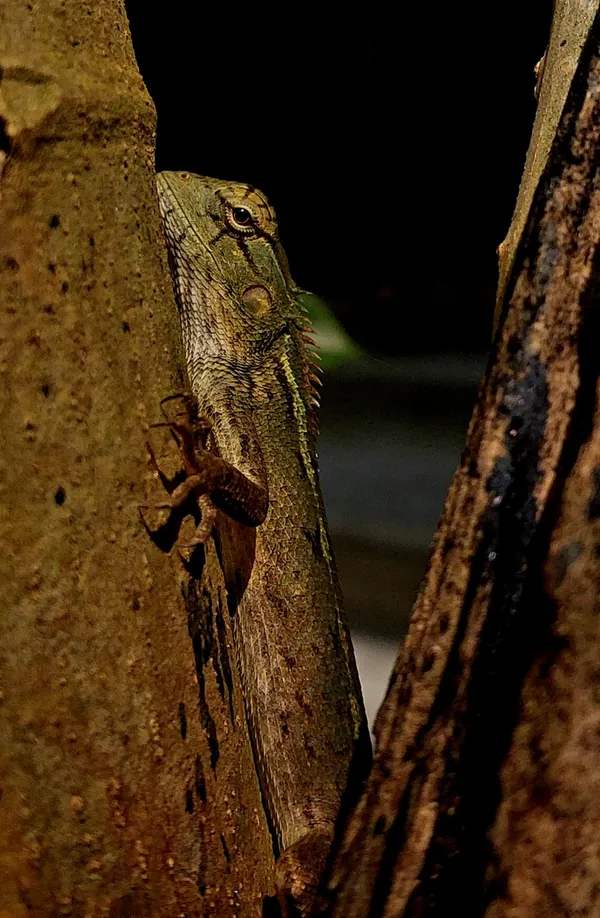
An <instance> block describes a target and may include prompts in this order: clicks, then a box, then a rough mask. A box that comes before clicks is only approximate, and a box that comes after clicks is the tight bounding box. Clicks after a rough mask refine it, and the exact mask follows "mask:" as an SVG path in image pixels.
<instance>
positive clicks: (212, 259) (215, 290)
mask: <svg viewBox="0 0 600 918" xmlns="http://www.w3.org/2000/svg"><path fill="white" fill-rule="evenodd" d="M157 185H158V195H159V202H160V209H161V214H162V218H163V224H164V227H165V234H166V238H167V247H168V251H169V258H170V261H171V271H172V274H173V277H174V282H175V293H176V298H177V302H178V308H179V312H180V318H181V326H182V333H183V340H184V347H185V351H186V358H187V363H188V370H189V372H190V377H191V382H192V386H194V382H195V380H196V379H197V378H198V377H199V376H201V375H202V373H203V372H204V370H205V369H207V368H208V366H209V364H213V365H214V363H215V362H218V363H219V365H220V366H221V367H224V368H227V369H228V370H229V371H231V372H232V373H234V374H235V375H239V376H241V377H243V376H244V375H245V374H248V373H252V371H256V370H260V369H261V368H262V369H263V370H265V369H266V368H268V367H269V366H271V367H272V369H273V370H274V371H276V369H277V367H280V366H281V362H282V360H283V361H285V366H286V372H287V373H288V374H290V373H291V374H293V376H294V378H295V379H296V380H297V383H298V385H299V388H301V389H302V395H303V398H304V399H305V400H306V403H307V405H309V406H310V405H312V403H313V401H314V398H315V395H316V393H315V391H314V388H313V385H312V382H311V378H312V379H314V376H313V372H314V369H315V367H314V365H313V363H312V360H313V358H314V357H315V355H314V353H313V352H312V351H311V348H310V345H311V344H312V342H311V339H310V333H311V330H310V323H309V320H308V318H307V316H306V314H305V312H304V310H303V308H302V306H301V305H300V302H299V300H298V295H299V294H300V293H301V292H302V291H301V290H300V289H299V288H298V287H297V286H296V284H294V282H293V280H292V278H291V275H290V270H289V266H288V261H287V257H286V254H285V252H284V250H283V247H282V245H281V242H280V239H279V232H278V228H277V220H276V217H275V212H274V210H273V208H272V206H271V205H270V204H269V202H268V200H267V198H266V197H265V196H264V194H262V192H260V191H258V190H257V189H256V188H254V187H253V186H252V185H243V184H239V183H236V182H224V181H220V180H218V179H212V178H206V177H204V176H199V175H193V174H192V173H189V172H161V173H160V174H159V175H158V177H157Z"/></svg>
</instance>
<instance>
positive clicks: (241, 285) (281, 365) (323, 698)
mask: <svg viewBox="0 0 600 918" xmlns="http://www.w3.org/2000/svg"><path fill="white" fill-rule="evenodd" d="M158 190H159V198H160V206H161V213H162V216H163V221H164V226H165V233H166V238H167V245H168V250H169V257H170V262H171V270H172V273H173V278H174V285H175V291H176V296H177V302H178V307H179V311H180V318H181V327H182V333H183V341H184V347H185V354H186V360H187V366H188V374H189V378H190V384H191V389H192V392H193V394H194V396H195V398H196V399H197V402H198V411H199V414H200V416H202V417H205V418H207V419H208V420H209V422H210V423H211V424H212V437H213V438H214V440H213V442H214V444H215V445H216V452H217V453H218V456H219V457H221V460H224V463H225V465H226V466H228V467H229V468H230V469H231V471H232V474H233V472H234V470H235V475H236V476H237V477H236V478H235V483H236V491H235V495H233V494H232V498H234V504H235V507H234V508H233V509H231V508H229V509H230V515H231V516H232V517H234V518H235V519H237V520H238V521H239V520H240V519H243V521H244V522H245V523H249V524H251V525H254V526H256V528H255V529H253V530H251V531H252V533H253V536H254V534H255V542H254V546H253V559H252V557H251V560H250V564H249V565H248V569H247V570H246V572H245V573H244V574H243V575H242V574H240V572H239V571H237V572H234V574H233V576H232V575H231V572H230V576H229V580H230V582H231V583H235V584H236V586H235V587H232V588H231V593H233V594H234V595H233V599H234V604H233V608H234V616H233V617H234V634H235V641H236V653H237V658H238V665H239V668H240V675H241V683H242V689H243V694H244V701H245V706H246V716H247V719H248V723H249V727H250V735H251V737H252V741H253V746H254V752H255V758H256V762H257V770H258V776H259V781H260V783H261V788H262V791H263V796H264V799H265V802H266V807H267V810H268V812H267V816H268V819H269V822H270V825H271V827H272V831H273V833H274V841H275V850H276V852H277V853H278V854H279V860H278V864H277V875H278V883H279V885H280V894H281V895H282V896H287V898H288V900H292V901H293V902H294V904H295V906H296V908H298V909H299V910H300V912H301V913H302V914H308V913H309V911H310V907H311V902H312V899H313V897H314V895H315V890H316V886H317V882H318V877H319V874H320V873H321V871H322V868H323V865H324V861H325V858H326V855H327V852H328V849H329V845H330V843H331V840H332V837H333V826H334V822H335V819H336V816H337V814H338V810H339V807H340V801H341V798H342V794H343V792H344V790H345V789H346V785H347V782H348V776H349V772H350V766H351V763H352V762H354V765H356V762H357V761H358V760H362V761H363V763H365V764H366V763H367V762H368V757H369V752H370V749H369V740H368V732H367V729H366V724H365V716H364V709H363V704H362V698H361V692H360V687H359V683H358V677H357V672H356V665H355V661H354V655H353V651H352V646H351V643H350V639H349V635H348V629H347V626H346V622H345V618H344V616H343V613H342V607H341V599H340V590H339V585H338V578H337V574H336V569H335V563H334V559H333V555H332V552H331V546H330V541H329V535H328V531H327V524H326V520H325V514H324V508H323V500H322V497H321V491H320V487H319V478H318V468H317V460H316V452H315V438H316V429H317V423H316V408H317V399H316V395H315V390H314V386H313V383H314V382H315V381H316V377H315V375H314V373H315V370H314V366H313V365H312V360H313V359H314V354H313V353H312V352H311V349H310V346H309V343H308V342H307V332H309V328H308V320H307V318H306V316H305V314H304V313H303V310H302V308H301V306H300V305H299V302H298V300H297V296H298V294H299V293H300V291H299V290H298V288H297V287H296V285H295V284H294V283H293V281H292V279H291V277H290V273H289V268H288V263H287V258H286V256H285V253H284V251H283V249H282V246H281V243H280V241H279V237H278V232H277V223H276V220H275V215H274V212H273V209H272V208H271V206H270V205H269V203H268V201H267V200H266V198H265V197H264V196H263V195H262V194H261V193H260V192H259V191H257V190H256V189H254V188H252V187H251V186H247V185H240V184H235V183H228V182H222V181H217V180H215V179H210V178H203V177H200V176H196V175H191V174H189V173H174V172H169V173H161V174H160V175H159V176H158ZM204 455H205V456H208V457H209V459H210V461H211V462H214V461H215V458H214V457H213V456H212V454H210V453H208V454H204ZM201 458H202V457H200V459H201ZM200 464H202V463H200ZM240 473H241V474H240ZM224 481H225V478H224V477H223V474H222V469H221V473H220V478H219V482H218V487H217V484H216V482H215V484H214V488H213V485H212V479H211V473H210V471H209V470H206V471H204V472H203V474H202V475H200V476H199V478H198V482H199V484H198V487H197V489H196V490H197V494H198V495H206V494H209V495H210V496H211V497H212V498H213V499H214V501H215V503H217V504H218V505H219V506H220V507H221V509H225V510H226V511H227V510H228V507H227V484H226V482H225V484H224ZM240 481H242V482H245V483H246V488H245V489H244V488H241V489H240ZM190 488H191V489H192V490H194V487H193V482H191V481H190V485H189V487H188V492H189V490H190ZM217 491H218V493H217ZM240 495H241V496H240ZM261 495H262V497H263V498H264V506H263V507H262V509H261V508H260V503H261V501H260V497H261ZM267 500H268V503H267ZM257 507H258V510H257ZM267 507H268V512H267V513H266V518H264V516H265V508H267ZM263 519H264V521H263ZM242 528H243V529H245V530H247V531H248V529H249V527H248V526H243V527H242ZM225 541H226V540H225ZM222 553H223V555H224V556H225V557H226V556H227V551H223V552H222ZM226 576H227V574H226ZM359 770H360V767H359Z"/></svg>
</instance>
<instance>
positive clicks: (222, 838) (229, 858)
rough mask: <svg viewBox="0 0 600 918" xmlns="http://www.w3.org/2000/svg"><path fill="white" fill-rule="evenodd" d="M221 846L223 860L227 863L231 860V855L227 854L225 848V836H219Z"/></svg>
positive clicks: (226, 848) (227, 851)
mask: <svg viewBox="0 0 600 918" xmlns="http://www.w3.org/2000/svg"><path fill="white" fill-rule="evenodd" d="M221 844H222V845H223V854H224V855H225V860H226V861H227V863H229V861H230V860H231V855H230V853H229V848H228V847H227V842H226V841H225V836H224V835H223V834H221Z"/></svg>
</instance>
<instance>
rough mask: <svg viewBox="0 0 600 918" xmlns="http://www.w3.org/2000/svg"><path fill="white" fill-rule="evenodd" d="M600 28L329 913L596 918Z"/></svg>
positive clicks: (547, 186) (516, 280) (533, 214)
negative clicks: (576, 916)
mask: <svg viewBox="0 0 600 918" xmlns="http://www.w3.org/2000/svg"><path fill="white" fill-rule="evenodd" d="M599 169H600V21H599V17H598V15H596V17H595V19H594V21H593V25H592V27H591V29H590V31H589V35H588V39H587V42H586V44H585V47H584V50H583V52H582V54H581V57H580V61H579V66H578V68H577V72H576V75H575V77H574V79H573V81H572V83H571V85H570V90H569V93H568V97H567V101H566V104H565V106H564V108H563V109H562V115H561V117H560V124H559V127H558V130H557V133H556V137H555V139H554V142H553V144H552V148H551V151H550V154H549V157H548V161H547V164H546V167H545V169H544V171H543V174H542V176H541V178H540V180H539V182H538V184H537V190H536V192H535V195H534V196H533V204H532V207H531V211H530V213H529V217H528V219H527V222H526V225H525V228H524V231H523V233H522V235H521V238H520V243H519V245H518V249H517V252H516V256H515V259H514V265H513V270H512V273H511V276H510V280H509V283H508V287H507V292H506V298H505V303H506V308H505V310H504V314H503V315H502V317H501V323H500V331H499V334H498V337H497V339H496V345H495V352H494V354H493V357H492V359H491V361H490V366H489V369H488V373H487V375H486V379H485V381H484V383H483V386H482V390H481V393H480V396H479V400H478V404H477V406H476V409H475V412H474V415H473V418H472V421H471V425H470V428H469V433H468V440H467V446H466V449H465V451H464V454H463V457H462V460H461V463H460V466H459V469H458V471H457V473H456V476H455V479H454V482H453V484H452V486H451V489H450V492H449V495H448V500H447V503H446V507H445V510H444V515H443V518H442V520H441V523H440V526H439V529H438V532H437V534H436V538H435V541H434V545H433V549H432V554H431V558H430V563H429V567H428V571H427V574H426V577H425V580H424V584H423V587H422V590H421V593H420V595H419V597H418V599H417V602H416V605H415V609H414V611H413V615H412V619H411V623H410V626H409V631H408V635H407V637H406V640H405V643H404V646H403V648H402V650H401V651H400V654H399V657H398V660H397V664H396V667H395V670H394V673H393V676H392V679H391V683H390V687H389V690H388V694H387V698H386V700H385V702H384V704H383V706H382V709H381V711H380V713H379V716H378V720H377V725H376V739H377V748H376V754H375V761H374V766H373V770H372V773H371V775H370V778H369V781H368V784H367V787H366V790H365V793H364V795H363V797H362V799H361V800H360V802H359V804H358V806H357V808H356V809H355V811H354V813H353V814H352V816H351V818H350V820H349V822H348V824H347V826H346V831H345V834H344V837H343V841H342V844H341V848H340V850H339V853H338V857H337V860H336V863H335V865H334V868H333V872H332V877H331V895H332V900H333V902H332V908H331V911H332V914H334V915H336V916H344V918H364V916H366V915H367V914H368V915H369V916H372V918H375V916H386V918H387V916H408V915H411V916H413V915H427V916H428V918H431V916H456V915H461V916H481V915H484V914H485V915H488V916H490V918H491V916H493V918H501V916H508V915H510V916H511V918H518V916H523V918H525V916H529V918H531V916H542V915H543V916H548V915H575V914H576V915H580V916H584V915H585V916H588V915H600V794H599V793H598V781H599V778H598V776H599V775H600V729H599V725H600V693H599V689H598V686H599V685H600V669H599V663H598V660H599V659H600V624H599V623H600V616H599V612H600V600H599V596H600V561H599V557H600V553H599V549H598V546H599V545H600V524H599V522H598V520H599V518H600V414H599V409H598V398H597V390H598V376H599V373H600V349H599V348H598V341H599V340H600V301H599V295H600V286H599V280H598V278H599V270H600V171H599Z"/></svg>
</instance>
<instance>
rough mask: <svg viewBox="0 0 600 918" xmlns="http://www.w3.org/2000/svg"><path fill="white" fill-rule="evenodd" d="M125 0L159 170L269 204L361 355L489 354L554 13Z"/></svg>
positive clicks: (540, 0)
mask: <svg viewBox="0 0 600 918" xmlns="http://www.w3.org/2000/svg"><path fill="white" fill-rule="evenodd" d="M126 6H127V11H128V15H129V18H130V23H131V29H132V34H133V43H134V48H135V52H136V55H137V59H138V63H139V66H140V69H141V72H142V75H143V77H144V79H145V81H146V85H147V87H148V89H149V91H150V94H151V95H152V97H153V99H154V101H155V104H156V107H157V111H158V149H157V168H158V169H159V170H161V169H187V170H189V171H192V172H198V173H201V174H204V175H211V176H215V177H219V178H224V179H232V180H236V181H244V182H250V183H252V184H254V185H257V186H258V187H259V188H261V189H262V190H263V191H264V192H266V194H267V196H268V197H269V198H270V199H271V201H272V203H273V204H274V205H275V208H276V210H277V213H278V217H279V221H280V225H281V233H282V238H283V242H284V246H285V247H286V248H287V250H288V254H289V257H290V261H291V266H292V271H293V274H294V276H295V279H296V280H297V282H298V283H300V284H301V285H303V286H305V287H306V288H308V289H311V290H314V291H315V292H317V293H319V294H321V295H323V296H324V297H325V299H327V300H328V301H329V302H330V304H331V305H332V306H333V307H334V309H335V311H336V312H337V314H338V315H339V316H340V317H341V318H342V320H343V322H344V324H345V326H346V328H347V329H348V330H349V331H350V332H351V333H352V334H353V335H354V336H355V337H356V338H357V340H358V341H359V342H360V343H362V344H363V345H365V346H366V347H368V348H369V349H371V350H372V351H373V352H375V353H380V354H399V353H404V352H406V351H412V352H422V351H425V350H434V351H437V350H440V349H443V350H448V349H453V350H458V351H460V352H473V351H478V350H480V349H482V348H485V347H486V346H487V343H488V340H489V334H490V328H491V315H492V311H493V299H494V287H495V283H496V248H497V246H498V244H499V243H500V242H501V240H502V238H503V237H504V235H505V233H506V230H507V228H508V224H509V221H510V217H511V214H512V209H513V206H514V201H515V197H516V192H517V189H518V184H519V179H520V175H521V170H522V167H523V163H524V158H525V152H526V149H527V143H528V139H529V133H530V129H531V123H532V119H533V115H534V110H535V106H534V98H533V85H534V78H533V67H534V65H535V63H536V62H537V61H538V60H539V58H540V57H541V56H542V54H543V51H544V48H545V43H546V39H547V35H548V31H549V23H550V13H551V0H527V2H526V3H524V2H523V0H505V2H503V3H502V4H485V3H481V2H480V0H478V2H463V3H461V4H456V3H451V4H448V3H420V4H419V3H416V4H407V3H405V4H400V3H398V4H385V5H383V4H382V5H380V4H378V3H371V4H361V5H360V8H359V9H358V10H356V11H354V12H348V9H349V5H347V6H346V9H345V10H344V12H343V13H342V12H341V11H340V12H339V13H338V15H335V11H334V10H333V9H332V8H330V7H333V6H334V5H333V4H332V5H328V4H326V3H323V4H322V5H321V7H320V10H319V9H318V8H313V9H311V8H310V5H307V4H294V3H288V4H279V5H275V4H274V5H273V6H272V7H270V5H268V4H260V3H257V2H255V3H251V4H248V5H245V6H242V5H241V4H240V5H238V4H228V3H224V2H219V0H217V2H215V3H213V4H211V5H210V6H209V4H207V3H197V2H191V0H187V2H186V0H170V2H166V3H160V4H149V3H147V2H143V0H129V2H127V4H126ZM394 8H395V9H394ZM407 10H410V12H407Z"/></svg>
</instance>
